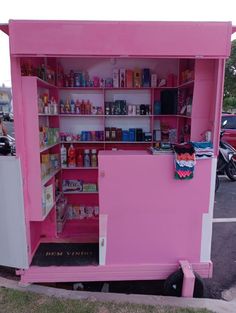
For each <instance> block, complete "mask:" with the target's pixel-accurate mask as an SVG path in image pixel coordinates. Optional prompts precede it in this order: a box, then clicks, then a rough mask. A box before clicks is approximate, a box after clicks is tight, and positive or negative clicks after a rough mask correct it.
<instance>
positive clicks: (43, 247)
mask: <svg viewBox="0 0 236 313" xmlns="http://www.w3.org/2000/svg"><path fill="white" fill-rule="evenodd" d="M98 263H99V247H98V243H41V244H40V245H39V247H38V249H37V251H36V253H35V255H34V257H33V260H32V263H31V265H35V266H53V265H54V266H85V265H98Z"/></svg>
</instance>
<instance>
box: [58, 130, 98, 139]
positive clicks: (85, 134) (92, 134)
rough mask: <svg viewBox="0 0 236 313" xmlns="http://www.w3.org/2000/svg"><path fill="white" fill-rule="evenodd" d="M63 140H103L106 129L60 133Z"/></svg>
mask: <svg viewBox="0 0 236 313" xmlns="http://www.w3.org/2000/svg"><path fill="white" fill-rule="evenodd" d="M60 138H61V141H62V142H64V141H66V142H71V141H82V142H83V141H85V142H86V141H103V140H104V131H103V130H91V131H87V130H82V131H81V132H80V133H79V134H73V133H60Z"/></svg>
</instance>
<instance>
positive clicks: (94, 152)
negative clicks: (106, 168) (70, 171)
mask: <svg viewBox="0 0 236 313" xmlns="http://www.w3.org/2000/svg"><path fill="white" fill-rule="evenodd" d="M91 166H92V167H97V166H98V162H97V150H96V149H92V156H91Z"/></svg>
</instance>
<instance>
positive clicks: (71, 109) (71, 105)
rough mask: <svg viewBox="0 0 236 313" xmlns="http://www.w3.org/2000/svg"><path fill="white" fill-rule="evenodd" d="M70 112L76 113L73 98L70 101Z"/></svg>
mask: <svg viewBox="0 0 236 313" xmlns="http://www.w3.org/2000/svg"><path fill="white" fill-rule="evenodd" d="M70 112H71V113H72V114H73V113H75V101H74V100H73V99H71V102H70Z"/></svg>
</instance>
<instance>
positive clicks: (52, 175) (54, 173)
mask: <svg viewBox="0 0 236 313" xmlns="http://www.w3.org/2000/svg"><path fill="white" fill-rule="evenodd" d="M60 170H61V168H58V169H57V170H54V171H52V172H51V173H50V174H48V175H47V176H45V177H44V178H43V179H42V186H44V185H45V184H46V183H47V182H48V181H49V180H50V179H52V178H53V177H54V176H55V175H56V174H57V173H59V172H60Z"/></svg>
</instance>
